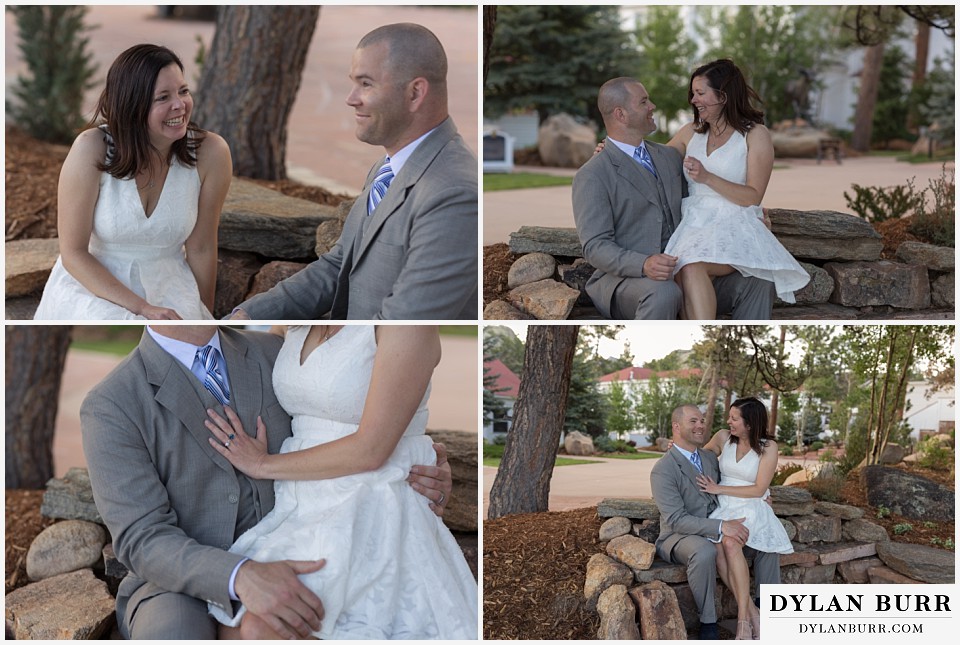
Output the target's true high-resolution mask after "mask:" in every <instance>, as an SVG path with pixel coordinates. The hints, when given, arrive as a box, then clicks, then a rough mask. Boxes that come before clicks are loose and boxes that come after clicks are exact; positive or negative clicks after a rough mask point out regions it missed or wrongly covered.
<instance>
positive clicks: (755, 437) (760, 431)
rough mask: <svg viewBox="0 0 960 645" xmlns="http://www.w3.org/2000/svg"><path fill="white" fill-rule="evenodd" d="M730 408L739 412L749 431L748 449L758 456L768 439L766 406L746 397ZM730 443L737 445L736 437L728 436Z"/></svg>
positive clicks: (758, 400)
mask: <svg viewBox="0 0 960 645" xmlns="http://www.w3.org/2000/svg"><path fill="white" fill-rule="evenodd" d="M730 407H732V408H737V409H738V410H740V418H741V419H743V423H744V425H746V426H747V428H748V429H749V430H750V434H749V439H748V441H749V443H750V448H751V449H753V450H754V451H756V453H757V454H758V455H759V454H761V452H762V451H763V446H764V444H765V443H766V442H767V439H769V438H770V437H769V436H768V435H767V406H765V405H764V404H763V403H762V402H761V401H760V399H757V398H754V397H752V396H748V397H745V398H742V399H737V400H736V401H734V402H733V403H732V404H731V405H730ZM730 441H732V442H733V443H739V440H738V439H737V437H734V436H733V435H730Z"/></svg>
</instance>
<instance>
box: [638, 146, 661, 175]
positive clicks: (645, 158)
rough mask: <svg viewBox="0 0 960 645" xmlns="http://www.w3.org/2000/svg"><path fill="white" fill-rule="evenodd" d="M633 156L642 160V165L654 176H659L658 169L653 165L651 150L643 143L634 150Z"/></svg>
mask: <svg viewBox="0 0 960 645" xmlns="http://www.w3.org/2000/svg"><path fill="white" fill-rule="evenodd" d="M633 158H634V159H636V160H637V161H639V162H640V165H641V166H643V167H644V168H646V169H647V170H649V171H650V172H651V173H652V174H653V176H654V177H656V176H657V169H656V168H654V167H653V159H651V158H650V152H649V151H648V150H647V147H646V146H645V145H643V144H642V143H641V144H640V145H639V146H637V149H636V150H634V151H633Z"/></svg>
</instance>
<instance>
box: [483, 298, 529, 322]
mask: <svg viewBox="0 0 960 645" xmlns="http://www.w3.org/2000/svg"><path fill="white" fill-rule="evenodd" d="M483 319H484V320H536V318H534V317H533V316H531V315H530V314H528V313H525V312H523V311H520V310H519V309H517V308H516V307H514V306H513V305H511V304H510V303H509V302H507V301H506V300H494V301H493V302H491V303H490V304H488V305H487V306H486V307H484V308H483Z"/></svg>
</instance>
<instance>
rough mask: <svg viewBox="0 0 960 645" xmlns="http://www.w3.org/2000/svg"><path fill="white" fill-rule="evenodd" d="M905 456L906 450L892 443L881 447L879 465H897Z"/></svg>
mask: <svg viewBox="0 0 960 645" xmlns="http://www.w3.org/2000/svg"><path fill="white" fill-rule="evenodd" d="M906 455H907V449H906V448H904V447H903V446H901V445H900V444H898V443H893V442H892V441H891V442H890V443H888V444H887V445H886V446H884V447H883V452H882V453H881V454H880V463H881V464H884V465H893V464H899V463H900V462H901V461H903V458H904V457H905V456H906Z"/></svg>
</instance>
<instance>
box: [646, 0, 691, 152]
mask: <svg viewBox="0 0 960 645" xmlns="http://www.w3.org/2000/svg"><path fill="white" fill-rule="evenodd" d="M634 33H635V37H636V39H637V48H638V49H639V50H640V53H641V56H640V62H639V65H638V66H637V79H638V80H639V81H640V82H641V83H643V86H644V87H645V88H646V90H647V92H648V93H649V94H650V98H651V99H652V100H653V102H654V104H655V105H656V106H657V111H656V112H655V116H656V117H657V126H658V128H659V132H658V133H659V134H660V138H662V139H664V140H666V139H669V138H670V137H669V135H670V133H669V132H668V124H669V123H670V122H671V121H675V120H676V119H677V118H678V117H679V118H680V121H681V125H682V124H683V123H686V122H687V121H690V120H692V118H693V116H692V114H693V113H692V111H691V109H690V104H689V103H688V101H687V86H688V84H689V82H690V72H691V71H692V70H693V69H694V65H693V61H694V59H695V56H696V53H697V45H696V43H694V42H693V40H691V39H690V37H689V36H687V34H686V32H685V31H684V28H683V19H682V18H681V14H680V8H679V7H675V6H664V5H650V6H648V7H647V10H646V11H645V12H644V14H643V15H642V17H641V18H640V19H638V21H637V28H636V30H635V32H634Z"/></svg>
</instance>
